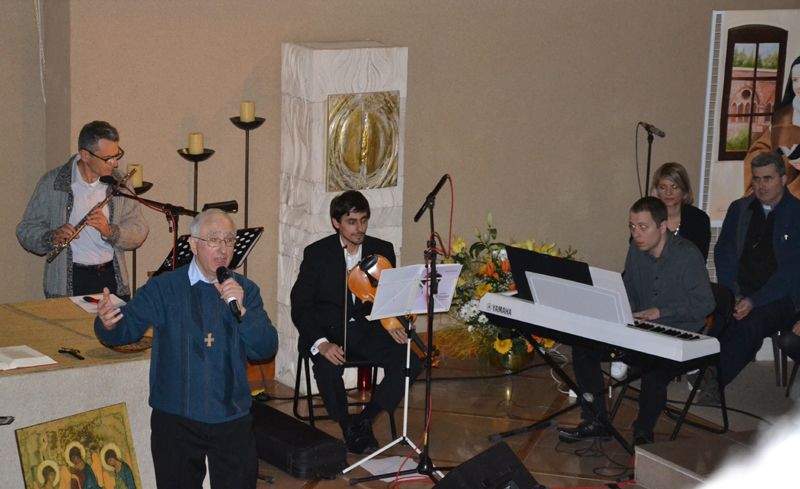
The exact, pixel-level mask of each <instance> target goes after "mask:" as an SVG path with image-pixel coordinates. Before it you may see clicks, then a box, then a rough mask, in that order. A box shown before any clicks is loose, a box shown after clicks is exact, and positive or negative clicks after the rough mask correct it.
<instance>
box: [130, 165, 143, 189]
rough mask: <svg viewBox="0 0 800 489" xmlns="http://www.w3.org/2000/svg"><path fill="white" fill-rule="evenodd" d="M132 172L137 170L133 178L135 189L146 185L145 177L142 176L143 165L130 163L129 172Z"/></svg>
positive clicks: (132, 182)
mask: <svg viewBox="0 0 800 489" xmlns="http://www.w3.org/2000/svg"><path fill="white" fill-rule="evenodd" d="M131 170H136V171H135V172H134V174H133V175H132V176H131V185H133V188H139V187H141V186H142V184H143V183H144V175H143V174H142V165H140V164H138V163H128V167H127V172H128V173H130V172H131Z"/></svg>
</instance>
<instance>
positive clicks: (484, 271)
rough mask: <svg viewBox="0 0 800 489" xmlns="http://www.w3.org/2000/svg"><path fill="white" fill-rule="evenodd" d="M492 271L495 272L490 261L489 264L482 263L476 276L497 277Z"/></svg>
mask: <svg viewBox="0 0 800 489" xmlns="http://www.w3.org/2000/svg"><path fill="white" fill-rule="evenodd" d="M494 271H495V266H494V262H493V261H490V262H487V263H484V264H483V265H482V266H481V269H480V270H478V275H487V276H489V275H491V276H494V275H497V274H496V273H495V272H494Z"/></svg>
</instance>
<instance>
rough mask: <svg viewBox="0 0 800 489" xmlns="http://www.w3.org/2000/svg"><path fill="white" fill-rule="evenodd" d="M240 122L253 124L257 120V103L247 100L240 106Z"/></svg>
mask: <svg viewBox="0 0 800 489" xmlns="http://www.w3.org/2000/svg"><path fill="white" fill-rule="evenodd" d="M239 120H240V121H242V122H253V121H254V120H256V103H255V102H253V101H251V100H245V101H244V102H242V103H241V105H240V106H239Z"/></svg>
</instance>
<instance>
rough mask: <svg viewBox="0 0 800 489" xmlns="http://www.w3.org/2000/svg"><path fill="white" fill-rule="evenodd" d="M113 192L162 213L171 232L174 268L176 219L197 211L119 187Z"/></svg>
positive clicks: (192, 215)
mask: <svg viewBox="0 0 800 489" xmlns="http://www.w3.org/2000/svg"><path fill="white" fill-rule="evenodd" d="M125 190H127V191H128V192H130V189H128V188H127V187H125ZM114 194H115V195H118V196H120V197H125V198H126V199H133V200H135V201H137V202H139V203H141V204H143V205H144V206H145V207H149V208H150V209H153V210H155V211H158V212H161V213H162V214H164V216H166V218H167V225H168V226H169V230H170V231H171V232H172V269H173V270H175V264H176V263H177V260H178V220H179V219H180V216H189V217H194V216H196V215H197V214H198V212H197V211H192V210H189V209H186V208H184V207H181V206H179V205H173V204H167V203H164V202H157V201H155V200H150V199H145V198H143V197H139V196H138V195H136V194H135V193H130V194H126V193H122V192H120V189H119V188H117V189H115V190H114Z"/></svg>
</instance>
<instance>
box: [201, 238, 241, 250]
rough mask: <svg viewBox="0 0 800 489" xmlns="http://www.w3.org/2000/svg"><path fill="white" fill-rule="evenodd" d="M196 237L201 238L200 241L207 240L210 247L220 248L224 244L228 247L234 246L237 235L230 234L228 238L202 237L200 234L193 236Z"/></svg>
mask: <svg viewBox="0 0 800 489" xmlns="http://www.w3.org/2000/svg"><path fill="white" fill-rule="evenodd" d="M192 237H193V238H194V239H199V240H200V241H205V243H206V246H208V247H209V248H219V247H221V246H222V245H223V244H224V245H225V246H227V247H228V248H232V247H233V245H234V244H236V236H228V237H226V238H217V237H213V238H201V237H200V236H192Z"/></svg>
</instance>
